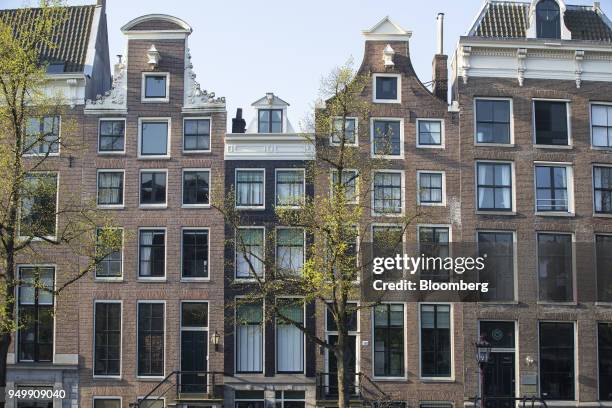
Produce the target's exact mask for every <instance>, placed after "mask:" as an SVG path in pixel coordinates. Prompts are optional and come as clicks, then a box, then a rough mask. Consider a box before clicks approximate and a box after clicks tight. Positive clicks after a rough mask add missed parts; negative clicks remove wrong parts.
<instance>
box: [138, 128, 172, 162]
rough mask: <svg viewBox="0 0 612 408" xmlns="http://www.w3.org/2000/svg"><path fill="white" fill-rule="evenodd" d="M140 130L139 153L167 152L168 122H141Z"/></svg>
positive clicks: (158, 153)
mask: <svg viewBox="0 0 612 408" xmlns="http://www.w3.org/2000/svg"><path fill="white" fill-rule="evenodd" d="M141 132H142V135H141V137H142V139H141V141H140V143H141V145H140V154H142V155H151V156H156V155H166V154H168V122H143V123H142V128H141Z"/></svg>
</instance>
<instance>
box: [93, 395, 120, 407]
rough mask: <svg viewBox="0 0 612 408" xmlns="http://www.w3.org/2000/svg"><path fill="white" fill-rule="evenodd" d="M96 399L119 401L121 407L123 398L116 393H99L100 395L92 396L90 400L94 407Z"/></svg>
mask: <svg viewBox="0 0 612 408" xmlns="http://www.w3.org/2000/svg"><path fill="white" fill-rule="evenodd" d="M96 400H113V401H119V407H123V398H122V397H119V396H116V395H112V396H107V395H100V396H96V395H94V396H93V399H92V402H91V407H92V408H95V406H96Z"/></svg>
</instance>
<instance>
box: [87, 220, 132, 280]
mask: <svg viewBox="0 0 612 408" xmlns="http://www.w3.org/2000/svg"><path fill="white" fill-rule="evenodd" d="M100 229H101V228H97V229H96V233H97V231H98V230H100ZM112 229H116V230H121V276H98V274H97V271H96V270H95V269H94V280H95V281H100V282H123V272H124V270H125V268H124V264H125V229H124V228H123V227H113V228H112ZM96 266H97V265H96Z"/></svg>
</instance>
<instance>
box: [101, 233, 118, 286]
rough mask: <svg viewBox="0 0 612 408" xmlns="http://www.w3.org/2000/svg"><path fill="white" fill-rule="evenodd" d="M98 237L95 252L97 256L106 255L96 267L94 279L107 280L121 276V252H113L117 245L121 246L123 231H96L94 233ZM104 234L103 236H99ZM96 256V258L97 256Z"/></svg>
mask: <svg viewBox="0 0 612 408" xmlns="http://www.w3.org/2000/svg"><path fill="white" fill-rule="evenodd" d="M96 233H97V235H98V238H97V239H98V243H97V245H98V246H97V247H96V250H97V251H99V252H98V254H99V255H100V254H107V255H106V256H105V257H104V258H103V259H102V260H101V261H100V262H99V263H98V264H97V265H96V277H98V278H108V277H120V276H121V274H122V270H121V269H122V263H123V262H122V261H123V250H122V249H119V250H115V249H113V248H116V247H117V246H119V245H121V246H122V245H123V231H122V230H121V229H119V228H117V229H114V230H111V231H104V230H102V229H98V230H97V231H96ZM102 234H105V235H104V236H101V235H102ZM104 244H109V245H110V246H111V247H110V248H109V247H104V246H103V245H104ZM99 255H98V256H99Z"/></svg>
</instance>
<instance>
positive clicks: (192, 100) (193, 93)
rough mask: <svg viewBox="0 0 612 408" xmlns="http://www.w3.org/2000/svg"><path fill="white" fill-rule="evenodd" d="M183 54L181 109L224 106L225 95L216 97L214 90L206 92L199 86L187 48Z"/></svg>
mask: <svg viewBox="0 0 612 408" xmlns="http://www.w3.org/2000/svg"><path fill="white" fill-rule="evenodd" d="M185 54H186V55H185V97H184V101H183V109H187V110H193V109H206V108H211V107H220V108H225V97H217V96H216V95H215V93H214V92H208V91H207V90H206V89H202V88H201V86H200V83H199V82H198V81H196V74H195V72H194V71H193V63H192V62H191V52H190V51H189V49H187V51H186V53H185Z"/></svg>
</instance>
